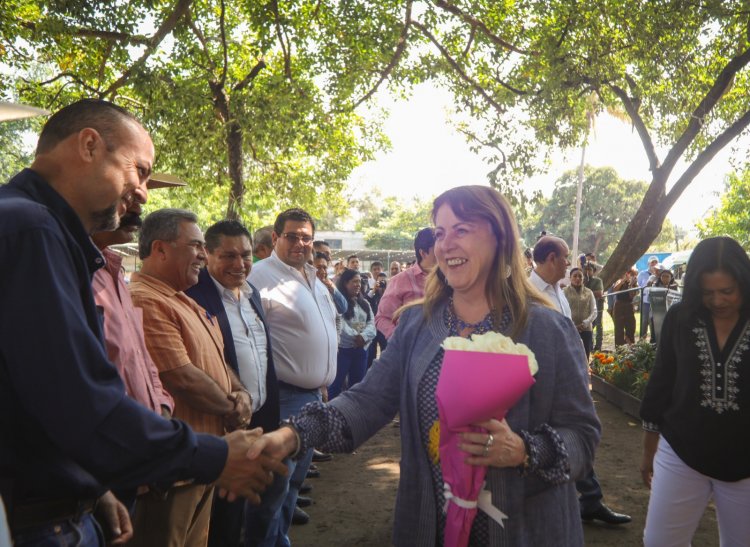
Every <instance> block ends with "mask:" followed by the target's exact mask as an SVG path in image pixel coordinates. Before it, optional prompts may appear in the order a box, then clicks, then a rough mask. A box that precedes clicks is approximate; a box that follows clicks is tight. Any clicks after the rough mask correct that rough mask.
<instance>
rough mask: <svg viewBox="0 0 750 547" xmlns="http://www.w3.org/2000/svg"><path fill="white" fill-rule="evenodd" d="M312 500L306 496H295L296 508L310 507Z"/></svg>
mask: <svg viewBox="0 0 750 547" xmlns="http://www.w3.org/2000/svg"><path fill="white" fill-rule="evenodd" d="M312 502H313V499H312V498H308V497H307V496H297V507H310V506H311V505H312Z"/></svg>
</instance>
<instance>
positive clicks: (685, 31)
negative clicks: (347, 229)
mask: <svg viewBox="0 0 750 547" xmlns="http://www.w3.org/2000/svg"><path fill="white" fill-rule="evenodd" d="M3 8H5V9H4V10H0V55H3V57H2V62H4V63H6V64H9V65H12V66H13V67H14V68H15V69H16V71H17V74H18V77H16V78H13V79H11V81H10V82H5V81H4V80H3V81H0V87H1V86H11V87H12V90H11V91H12V92H13V93H17V94H20V96H21V97H22V98H24V99H26V100H27V101H28V102H30V103H33V104H39V105H40V106H47V107H55V106H56V105H57V104H58V103H61V102H67V101H68V100H69V99H70V98H72V97H74V96H80V95H81V94H89V95H98V96H104V97H110V98H117V99H118V100H120V101H121V102H123V103H126V104H129V105H131V106H133V107H135V108H136V109H137V110H139V111H141V113H142V116H143V117H144V119H146V120H147V123H149V127H150V128H151V129H152V131H154V132H155V133H159V134H158V135H157V144H158V145H159V147H160V153H161V154H163V155H164V159H163V160H162V159H161V157H160V165H161V162H162V161H163V164H164V167H166V168H168V169H170V170H175V171H176V172H177V171H178V169H180V168H182V170H180V171H179V174H183V175H189V176H190V177H189V178H190V180H191V182H192V181H193V180H195V181H196V182H195V184H196V185H197V187H198V188H199V192H200V191H202V190H200V189H202V188H203V187H204V186H209V185H217V184H218V185H220V186H221V187H222V188H224V189H225V191H227V192H228V195H229V197H228V205H227V212H228V213H229V214H236V213H237V211H239V212H243V211H244V208H245V205H247V207H248V208H250V209H252V210H253V214H255V215H258V216H261V217H262V216H263V215H265V214H267V212H268V211H267V209H269V208H270V209H274V208H275V209H278V208H280V207H279V206H280V205H281V204H286V203H288V202H289V201H295V200H296V201H297V202H302V203H305V204H308V203H310V205H309V206H310V208H311V209H313V210H314V211H317V212H320V211H321V210H322V209H323V207H324V205H323V204H325V207H326V209H327V210H329V209H332V208H336V207H340V206H341V203H340V201H337V200H336V199H335V197H336V196H337V195H340V194H337V190H338V189H339V188H340V183H341V181H343V180H344V179H345V178H346V175H347V174H348V173H349V172H350V171H351V168H352V167H353V166H354V165H355V164H356V163H358V162H360V161H364V160H366V159H367V158H369V157H370V153H371V152H372V150H373V149H374V148H377V146H378V144H379V143H380V142H381V141H378V138H377V137H378V132H377V127H373V126H372V125H369V124H368V123H367V122H365V121H364V120H362V119H360V118H359V117H358V116H357V115H356V114H355V113H356V112H358V109H357V106H358V105H360V104H363V103H364V102H366V101H367V100H368V99H369V98H370V97H372V96H373V95H374V94H375V93H376V92H377V91H378V90H380V89H381V88H384V87H386V86H387V87H388V89H390V90H391V91H396V92H397V93H400V94H404V95H405V94H408V90H409V88H410V86H411V85H413V84H416V83H419V82H422V81H425V80H432V81H434V82H437V83H439V84H440V85H443V86H445V87H447V88H448V89H450V90H451V91H452V92H453V93H454V95H455V105H456V108H457V109H458V110H459V111H461V112H463V113H465V114H468V115H469V116H470V117H471V118H472V119H473V121H474V122H475V123H473V124H465V125H463V126H461V127H460V129H461V130H462V131H463V132H464V133H465V134H466V135H467V136H468V137H469V138H470V139H471V140H472V142H473V146H474V147H475V148H476V150H477V151H478V152H481V153H483V154H484V156H485V158H486V160H487V161H488V163H489V164H490V165H491V166H492V171H491V173H490V182H491V183H492V184H494V185H495V186H497V187H498V188H499V189H500V190H501V191H503V192H504V193H505V194H506V195H507V196H509V197H510V198H511V200H514V201H515V202H517V203H523V199H524V197H525V196H524V192H523V186H522V185H519V184H518V182H521V181H523V180H525V179H526V178H527V177H528V176H530V175H531V174H533V173H534V171H535V170H537V169H539V166H542V168H544V167H546V166H547V165H548V161H547V162H545V160H549V153H550V151H551V150H554V149H556V148H571V147H575V148H577V147H579V146H580V145H581V144H582V143H583V142H584V140H585V135H586V131H587V129H588V127H589V119H590V114H591V109H592V104H593V105H595V106H594V109H595V111H596V112H602V111H604V110H609V111H611V110H622V111H624V112H625V113H626V114H627V117H628V119H629V122H630V124H632V127H633V129H634V131H635V132H636V133H637V134H638V136H639V137H640V139H641V142H642V144H643V151H644V161H645V162H646V163H647V164H648V167H649V169H650V171H651V173H652V180H651V181H650V183H649V185H648V188H647V190H646V191H645V193H644V194H643V196H642V201H641V203H640V206H639V207H638V209H637V211H636V212H635V213H634V215H633V216H632V218H631V219H629V222H628V224H627V226H626V227H625V230H624V232H623V237H622V238H620V242H619V243H618V245H617V246H616V248H615V250H614V251H613V254H612V256H611V258H610V260H609V261H608V263H607V266H606V267H605V269H604V270H603V271H602V272H601V275H602V278H603V280H604V282H605V283H609V282H611V281H613V280H614V278H615V277H616V276H617V275H618V274H619V272H621V271H623V270H624V269H625V267H627V266H628V265H630V264H632V263H633V262H634V261H635V260H636V259H637V258H638V257H639V256H640V255H641V254H643V252H645V251H646V250H647V249H648V247H649V245H651V243H652V242H653V241H654V240H655V239H656V237H657V236H658V234H659V232H660V230H661V229H662V225H663V223H664V219H665V218H666V215H667V213H668V212H669V210H670V208H671V207H672V206H673V205H674V204H675V202H676V201H677V199H678V198H679V197H680V196H681V195H682V193H683V192H684V190H685V188H686V187H687V186H688V185H689V184H690V183H691V182H692V181H693V180H694V178H695V176H696V175H697V174H698V173H699V172H700V171H701V169H702V168H703V167H704V166H705V165H706V164H707V163H708V162H709V161H711V160H712V159H713V157H714V156H715V155H716V153H717V152H718V151H720V150H721V149H722V148H723V147H725V146H727V145H728V144H729V143H731V142H732V141H734V140H735V139H736V138H737V137H738V136H740V135H742V134H744V133H746V130H747V127H748V124H750V89H749V85H748V84H749V82H748V63H750V39H749V36H748V34H749V33H748V26H749V20H750V12H749V11H748V9H747V2H746V1H745V0H706V1H702V2H666V1H660V0H655V1H650V2H644V1H643V0H593V1H589V2H580V1H575V0H573V1H571V0H524V1H522V2H512V1H505V0H434V1H433V2H430V3H426V2H425V3H419V4H413V2H412V0H403V1H396V0H381V1H378V2H372V1H370V0H347V1H345V2H320V1H319V0H288V1H287V2H278V1H275V0H272V1H271V2H241V1H239V0H195V1H191V0H173V3H169V4H167V3H165V2H154V1H153V0H133V1H125V0H114V1H112V2H97V3H93V2H84V1H82V0H51V1H47V2H41V1H39V2H34V1H32V0H6V1H5V2H4V3H3ZM412 8H414V9H412ZM149 24H150V27H149ZM146 28H152V29H155V30H148V31H147V30H143V29H146ZM0 91H1V90H0ZM149 93H151V94H150V95H149ZM592 94H593V95H595V96H596V97H597V100H596V101H592V100H591V96H592ZM178 122H179V123H178ZM161 133H163V135H162V134H161ZM238 150H239V151H241V153H238ZM660 150H666V153H662V152H660ZM681 161H685V162H686V163H687V168H686V169H682V168H680V169H676V167H677V166H678V164H679V162H681ZM337 185H338V186H337ZM329 189H331V192H328V193H327V191H328V190H329ZM293 193H294V194H298V195H292V194H293ZM201 195H202V194H201ZM307 200H309V202H308V201H307Z"/></svg>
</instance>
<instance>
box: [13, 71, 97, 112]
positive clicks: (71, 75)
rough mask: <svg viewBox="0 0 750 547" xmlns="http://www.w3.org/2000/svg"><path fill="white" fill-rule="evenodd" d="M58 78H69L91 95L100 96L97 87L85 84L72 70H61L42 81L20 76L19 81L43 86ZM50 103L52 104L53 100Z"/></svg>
mask: <svg viewBox="0 0 750 547" xmlns="http://www.w3.org/2000/svg"><path fill="white" fill-rule="evenodd" d="M60 78H69V79H70V80H71V81H72V82H75V83H76V84H78V85H79V86H81V88H83V89H85V90H86V91H88V92H89V93H91V94H92V95H97V96H101V91H100V90H99V89H97V88H95V87H92V86H90V85H89V84H87V83H86V82H84V81H83V80H82V79H81V78H80V77H79V76H78V75H77V74H74V73H72V72H61V73H60V74H58V75H57V76H54V77H53V78H50V79H49V80H45V81H43V82H32V81H31V80H27V79H26V78H21V81H23V82H24V83H27V84H29V87H30V86H33V85H38V86H45V85H49V84H51V83H53V82H56V81H57V80H59V79H60ZM67 85H68V84H67V83H66V84H64V86H67ZM64 86H63V87H64ZM58 93H59V92H58ZM50 104H54V100H53V101H52V102H51V103H50Z"/></svg>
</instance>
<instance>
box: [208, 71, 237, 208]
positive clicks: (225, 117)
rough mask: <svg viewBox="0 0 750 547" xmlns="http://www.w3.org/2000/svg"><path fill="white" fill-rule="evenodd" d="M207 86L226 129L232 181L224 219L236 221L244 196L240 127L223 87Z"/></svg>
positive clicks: (217, 115) (210, 84) (212, 82)
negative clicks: (232, 113) (233, 115)
mask: <svg viewBox="0 0 750 547" xmlns="http://www.w3.org/2000/svg"><path fill="white" fill-rule="evenodd" d="M208 85H209V87H210V88H211V94H212V96H213V101H214V112H215V113H216V117H217V118H218V119H219V120H220V121H221V122H222V123H223V124H224V127H225V129H226V145H227V159H228V161H229V178H230V180H231V181H232V187H231V189H230V190H229V202H228V203H227V212H226V218H227V219H230V220H237V219H239V217H240V211H241V209H242V200H243V198H244V195H245V182H244V180H243V176H242V172H243V163H242V140H243V133H242V128H241V127H240V124H239V123H237V120H235V119H234V118H233V117H232V116H231V113H230V110H229V97H228V96H227V93H226V90H225V89H224V87H223V85H222V84H221V83H219V82H216V81H211V82H209V84H208Z"/></svg>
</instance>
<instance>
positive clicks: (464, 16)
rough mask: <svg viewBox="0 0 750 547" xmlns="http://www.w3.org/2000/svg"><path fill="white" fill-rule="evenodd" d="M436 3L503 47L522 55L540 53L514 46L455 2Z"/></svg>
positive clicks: (437, 0)
mask: <svg viewBox="0 0 750 547" xmlns="http://www.w3.org/2000/svg"><path fill="white" fill-rule="evenodd" d="M435 5H436V6H437V7H439V8H441V9H443V10H445V11H447V12H449V13H452V14H453V15H455V16H457V17H459V18H460V19H461V20H462V21H464V22H465V23H468V24H469V25H471V26H472V27H473V28H478V29H479V30H480V31H481V32H482V34H484V35H485V36H486V37H487V38H489V40H490V41H491V42H492V43H493V44H495V45H496V46H499V47H501V48H503V49H509V50H511V51H515V52H516V53H520V54H522V55H539V52H537V51H528V50H525V49H521V48H519V47H517V46H514V45H513V44H511V43H510V42H506V41H505V40H503V39H502V38H500V37H499V36H498V35H497V34H493V33H492V32H491V31H490V29H488V28H487V25H485V24H484V23H483V22H482V21H480V20H479V19H477V18H476V17H473V16H471V15H469V14H468V13H466V12H464V11H462V10H461V8H459V7H458V6H456V5H454V4H451V3H450V2H447V1H446V0H435Z"/></svg>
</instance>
